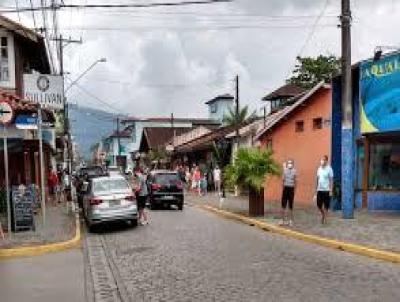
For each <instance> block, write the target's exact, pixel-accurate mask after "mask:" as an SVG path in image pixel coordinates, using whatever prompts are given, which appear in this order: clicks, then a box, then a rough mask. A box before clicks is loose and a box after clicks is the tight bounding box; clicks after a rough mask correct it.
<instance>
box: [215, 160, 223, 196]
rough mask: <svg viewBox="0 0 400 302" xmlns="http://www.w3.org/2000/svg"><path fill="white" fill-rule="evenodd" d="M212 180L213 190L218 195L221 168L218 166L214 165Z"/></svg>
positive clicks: (219, 191)
mask: <svg viewBox="0 0 400 302" xmlns="http://www.w3.org/2000/svg"><path fill="white" fill-rule="evenodd" d="M213 180H214V188H215V192H217V193H218V195H220V193H221V170H220V169H219V167H218V166H216V167H215V169H214V171H213Z"/></svg>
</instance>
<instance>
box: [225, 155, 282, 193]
mask: <svg viewBox="0 0 400 302" xmlns="http://www.w3.org/2000/svg"><path fill="white" fill-rule="evenodd" d="M224 172H225V173H224V177H225V181H226V183H227V184H228V186H235V185H236V186H239V187H241V188H243V189H248V188H252V189H254V190H256V191H260V190H261V189H262V188H263V187H264V184H265V180H266V178H267V177H268V176H278V175H281V167H280V165H278V164H277V162H276V161H275V160H274V159H273V158H272V151H271V150H268V149H259V148H241V149H239V150H238V151H237V153H236V155H235V159H234V162H233V163H231V164H229V165H228V166H227V167H226V168H225V171H224Z"/></svg>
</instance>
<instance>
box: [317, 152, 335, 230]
mask: <svg viewBox="0 0 400 302" xmlns="http://www.w3.org/2000/svg"><path fill="white" fill-rule="evenodd" d="M328 160H329V159H328V156H327V155H325V156H323V157H322V159H321V165H320V167H319V168H318V171H317V194H316V196H315V197H314V199H316V200H317V206H318V209H319V211H320V212H321V223H322V224H326V223H327V218H328V210H329V204H330V200H331V196H332V190H333V170H332V167H331V166H330V165H329V163H328Z"/></svg>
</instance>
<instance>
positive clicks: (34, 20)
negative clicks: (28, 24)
mask: <svg viewBox="0 0 400 302" xmlns="http://www.w3.org/2000/svg"><path fill="white" fill-rule="evenodd" d="M29 2H30V4H31V8H33V3H32V0H29ZM32 19H33V26H34V27H35V28H34V29H35V30H36V29H37V26H36V18H35V12H34V11H33V10H32Z"/></svg>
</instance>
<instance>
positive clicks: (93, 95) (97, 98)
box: [66, 77, 122, 113]
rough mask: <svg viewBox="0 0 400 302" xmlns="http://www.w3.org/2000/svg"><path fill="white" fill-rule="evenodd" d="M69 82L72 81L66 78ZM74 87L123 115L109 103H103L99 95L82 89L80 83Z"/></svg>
mask: <svg viewBox="0 0 400 302" xmlns="http://www.w3.org/2000/svg"><path fill="white" fill-rule="evenodd" d="M66 78H67V79H68V80H70V81H72V80H71V79H70V78H69V77H66ZM74 87H77V88H78V89H80V90H81V91H82V92H84V93H86V94H87V95H88V96H90V97H92V98H93V99H95V100H97V102H99V103H100V104H103V105H105V106H107V107H108V108H110V109H112V110H115V111H117V112H119V113H122V110H120V109H118V108H116V107H114V106H112V105H110V104H109V103H108V102H106V101H103V100H102V99H100V98H99V97H98V96H97V95H95V94H93V93H92V92H90V91H89V90H87V89H86V88H84V87H82V86H81V85H79V84H78V83H75V84H74Z"/></svg>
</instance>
